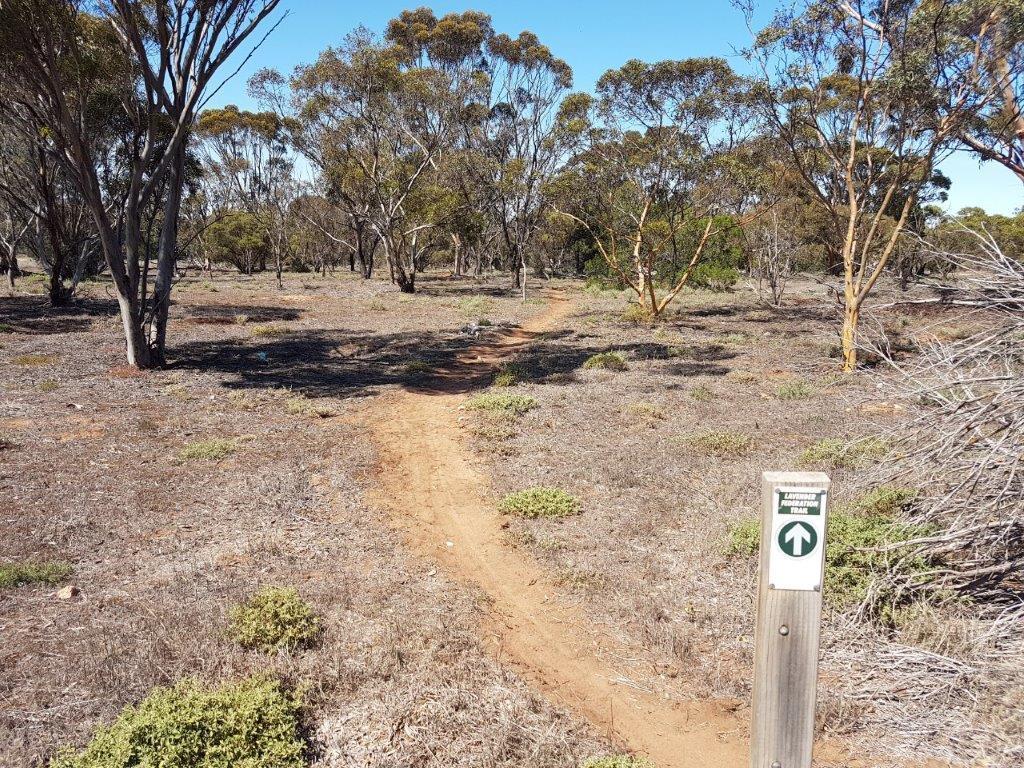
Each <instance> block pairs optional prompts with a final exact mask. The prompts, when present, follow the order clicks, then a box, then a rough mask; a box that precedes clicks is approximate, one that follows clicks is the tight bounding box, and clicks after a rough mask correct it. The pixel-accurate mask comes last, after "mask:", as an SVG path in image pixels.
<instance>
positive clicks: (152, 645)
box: [0, 275, 608, 768]
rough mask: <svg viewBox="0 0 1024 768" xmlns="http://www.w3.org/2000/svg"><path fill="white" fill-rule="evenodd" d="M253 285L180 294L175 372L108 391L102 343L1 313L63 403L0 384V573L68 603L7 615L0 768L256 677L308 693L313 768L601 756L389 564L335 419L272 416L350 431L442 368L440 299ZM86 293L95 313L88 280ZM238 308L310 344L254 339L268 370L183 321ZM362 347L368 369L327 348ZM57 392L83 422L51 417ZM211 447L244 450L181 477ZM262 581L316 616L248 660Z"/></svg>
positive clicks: (382, 532)
mask: <svg viewBox="0 0 1024 768" xmlns="http://www.w3.org/2000/svg"><path fill="white" fill-rule="evenodd" d="M265 278H266V279H264V278H263V277H260V278H255V279H238V280H237V281H236V279H235V278H233V277H231V278H226V277H222V276H217V277H215V285H214V286H212V287H215V288H216V290H208V289H207V288H204V287H203V286H202V285H201V284H200V285H198V290H186V291H182V292H179V293H177V294H176V296H177V298H176V300H175V306H174V307H173V308H172V322H171V331H170V336H171V343H172V345H173V349H172V355H173V357H174V359H175V360H176V365H175V370H174V371H173V372H165V371H155V372H150V373H147V374H146V375H145V376H142V377H130V378H115V377H112V376H110V374H109V371H110V369H111V368H113V367H115V366H119V365H122V364H123V357H122V355H123V351H122V347H123V344H122V343H121V342H120V340H119V339H118V337H117V328H116V327H112V326H111V325H109V324H107V323H94V322H93V321H92V319H91V318H90V317H89V316H88V315H82V316H77V315H74V314H68V315H65V316H64V317H63V318H62V319H63V320H64V322H65V323H66V326H67V327H69V328H72V329H74V330H75V333H76V335H75V337H74V338H75V343H74V344H68V337H67V336H66V335H64V334H63V333H49V334H33V333H32V331H34V330H37V328H36V325H35V324H36V323H42V322H44V321H45V320H46V318H43V320H37V319H35V316H34V315H31V314H28V315H27V316H26V317H21V316H17V317H13V318H12V321H11V325H12V326H13V327H14V328H15V330H14V331H12V332H11V333H9V334H5V335H4V343H5V344H6V345H8V348H9V349H11V350H13V352H14V353H19V354H20V353H23V352H26V351H29V350H30V351H31V352H33V353H37V354H44V355H58V354H60V355H61V357H60V362H61V365H60V367H59V368H55V369H54V371H53V373H50V372H49V371H47V376H48V377H49V378H51V379H53V380H55V381H57V382H58V383H59V384H60V386H61V389H60V390H59V391H58V392H57V393H53V394H49V395H46V394H41V393H40V392H39V390H38V389H37V387H36V384H37V383H38V382H37V381H36V382H32V381H26V380H25V379H26V372H25V370H24V369H21V368H17V367H15V366H0V384H2V386H3V387H4V391H5V397H4V401H3V402H2V403H0V430H3V431H4V432H5V433H6V434H9V435H15V434H16V435H17V442H18V443H19V444H20V447H18V449H17V454H12V456H13V455H16V457H17V465H18V482H17V483H16V484H14V485H13V486H12V488H11V489H10V491H9V492H5V497H4V504H3V505H0V506H4V508H5V510H8V514H5V515H4V516H3V520H2V522H3V524H4V526H5V535H4V536H2V537H0V562H5V563H8V562H9V563H15V562H22V563H23V562H27V561H31V560H37V561H40V562H48V561H58V560H63V561H66V562H68V563H69V564H70V565H71V566H72V567H74V571H75V575H74V580H75V584H76V585H78V586H79V587H80V588H81V590H82V597H81V598H80V599H76V600H69V601H61V600H56V599H54V597H53V595H52V589H43V588H32V587H25V588H21V589H19V590H18V591H17V598H16V599H4V600H3V601H2V603H3V607H2V613H3V618H2V619H0V622H2V624H3V632H2V634H3V639H4V642H3V644H2V646H0V678H2V679H3V681H4V683H3V698H4V707H3V710H4V711H3V715H2V716H0V765H3V766H5V768H6V767H7V766H10V768H30V766H40V765H45V764H46V762H47V760H48V759H49V757H50V756H52V755H53V754H54V753H55V751H56V750H57V748H58V747H60V746H64V745H70V746H75V747H82V746H84V745H85V744H86V743H87V742H88V740H89V738H90V737H91V735H92V734H93V732H94V729H95V728H96V727H97V726H100V725H103V724H109V723H111V722H113V721H114V720H115V718H116V717H117V716H118V714H119V713H120V712H121V711H122V709H123V708H124V707H125V706H127V705H131V704H137V703H138V702H140V701H142V700H143V699H144V698H145V697H146V696H147V695H148V694H149V693H150V692H151V691H152V689H153V688H154V687H155V686H168V685H172V684H174V683H176V682H177V681H179V680H182V679H184V678H189V677H191V678H196V679H198V680H199V681H200V682H201V683H202V684H203V685H210V686H216V685H218V684H220V683H226V682H233V681H238V680H242V679H245V678H247V677H249V676H251V675H253V674H270V675H272V676H275V677H279V678H282V679H285V680H287V681H288V682H289V683H294V684H295V685H296V687H298V688H300V689H303V690H305V692H306V693H305V697H304V712H303V720H304V727H305V728H306V730H307V731H308V734H309V737H310V739H311V741H312V744H313V748H314V750H315V751H316V754H317V762H316V765H317V766H318V768H321V767H322V768H333V767H335V766H337V767H338V768H341V767H342V766H348V765H351V764H353V761H356V762H359V763H360V764H371V765H383V764H395V765H421V766H424V768H449V767H450V766H455V767H457V768H470V767H471V766H479V765H491V766H495V767H496V768H513V766H522V765H530V766H535V767H536V768H564V766H567V765H576V764H577V763H578V762H580V761H581V760H582V759H583V758H584V756H586V755H593V754H601V753H603V752H604V751H606V750H607V749H608V746H607V745H606V744H604V743H603V742H602V741H601V739H600V738H599V736H598V735H596V734H594V733H592V732H590V731H589V730H587V729H586V728H585V727H583V726H582V725H581V724H580V723H579V722H578V721H577V720H575V719H573V718H572V717H570V716H568V715H566V714H565V713H564V712H562V711H560V710H558V709H556V708H553V707H552V706H551V705H550V704H548V703H547V702H545V701H544V700H542V699H541V698H540V697H538V696H537V695H536V694H535V693H533V692H532V691H531V690H530V689H529V688H528V687H527V686H526V685H525V684H524V683H523V682H522V681H520V680H519V679H518V678H517V677H516V676H515V675H514V674H512V673H511V672H509V671H508V670H506V669H503V668H502V667H500V666H499V665H497V664H496V663H494V662H493V661H492V660H491V659H490V658H489V657H488V656H487V654H486V653H485V652H484V650H483V648H482V647H481V645H480V641H479V639H478V634H477V622H478V619H479V617H480V608H479V605H478V603H477V601H476V598H475V596H474V595H473V594H472V593H470V591H469V590H467V589H465V588H463V587H462V586H460V585H457V584H455V583H453V582H451V581H449V580H447V579H446V578H444V577H443V576H441V575H439V574H438V573H437V572H436V570H435V569H433V568H432V567H431V566H429V565H428V564H427V563H425V562H424V561H421V560H418V559H416V558H412V557H409V556H407V555H406V553H405V552H404V549H403V543H402V539H401V537H399V536H398V535H396V534H395V533H394V532H393V531H392V529H391V528H390V526H389V522H388V519H387V518H386V517H385V516H384V515H383V514H382V513H380V511H379V510H376V509H374V508H373V507H371V506H370V505H369V504H368V503H367V502H366V500H365V498H364V490H363V484H364V483H371V482H373V472H372V468H373V467H374V466H375V459H374V456H373V454H372V452H371V450H370V447H369V445H368V443H367V440H366V436H365V434H363V433H362V432H361V431H360V430H359V429H358V428H357V427H356V426H354V425H353V424H352V423H350V422H348V421H347V420H345V419H326V420H325V419H314V418H296V417H295V416H291V415H289V414H287V413H286V412H285V408H284V405H283V404H284V402H285V400H287V399H288V398H289V397H292V396H293V395H290V394H289V393H288V391H287V390H288V388H291V387H294V388H295V389H296V390H298V389H300V388H301V389H302V391H304V392H307V393H308V395H309V399H311V400H316V399H324V400H327V401H328V402H330V403H332V404H333V405H335V407H337V409H338V411H339V413H341V412H344V411H345V409H346V408H347V403H352V404H358V402H359V399H360V398H361V397H364V396H373V395H375V394H377V393H379V392H386V391H387V390H388V387H389V386H392V385H391V384H389V383H387V382H388V381H389V372H390V371H392V370H393V369H394V367H395V366H394V365H393V360H394V359H399V360H401V359H403V358H404V359H409V358H410V357H413V356H414V355H415V354H417V351H418V350H419V349H421V348H422V347H424V346H425V345H430V344H432V343H434V342H433V341H432V339H434V338H435V337H440V338H441V339H442V341H441V342H440V345H439V348H440V349H442V350H443V349H444V348H445V347H444V345H445V344H447V343H448V342H447V341H446V340H445V337H444V334H445V332H446V331H445V329H452V328H457V327H458V326H459V324H460V322H462V319H461V314H460V313H459V311H458V310H457V309H456V308H455V307H454V306H453V305H454V303H455V299H453V297H452V296H451V295H450V294H447V293H446V291H447V290H448V285H447V283H446V282H444V281H439V282H438V283H437V284H436V286H437V287H435V285H434V284H432V282H431V280H430V279H429V277H427V278H425V279H424V281H423V284H424V290H425V293H424V295H423V296H422V297H418V298H417V300H416V301H413V302H410V303H408V304H401V305H399V304H398V303H397V301H395V299H394V297H395V296H397V293H396V294H388V296H387V300H388V302H389V304H391V305H392V306H393V307H394V310H395V311H388V312H381V313H373V314H372V315H368V313H366V311H365V303H366V302H369V301H370V300H371V297H372V296H373V295H374V293H375V292H382V291H390V290H392V289H391V288H390V287H389V286H388V285H387V283H386V282H381V281H376V280H375V281H369V282H365V281H362V280H361V279H357V278H350V277H349V276H348V275H340V276H339V277H338V278H337V279H334V278H328V279H327V280H324V281H322V283H320V285H319V287H318V288H316V289H315V290H314V291H310V292H309V294H308V295H309V296H310V297H311V300H310V301H308V302H306V303H299V302H297V301H291V300H290V299H288V298H287V297H289V296H293V295H294V294H295V292H296V289H297V285H298V283H297V280H298V278H296V277H294V276H289V275H286V276H285V280H286V288H285V291H284V292H283V293H282V292H280V291H278V289H277V288H276V286H275V284H274V280H273V276H272V275H268V276H265ZM504 284H505V281H502V282H501V283H500V285H501V286H504ZM192 285H195V284H192ZM495 285H496V287H497V286H498V285H499V284H497V283H496V284H495ZM82 290H83V293H84V296H83V298H85V299H90V300H95V301H108V298H107V294H106V291H105V286H104V285H103V284H102V283H96V284H89V285H87V286H84V287H83V289H82ZM435 290H436V291H437V292H436V294H433V293H432V292H433V291H435ZM90 291H91V292H93V293H92V294H90V293H89V292H90ZM5 301H6V300H5ZM33 301H35V300H33ZM17 306H21V305H17ZM17 306H15V305H13V303H12V306H11V309H12V310H15V309H17ZM25 306H26V311H28V310H30V309H32V307H29V306H28V305H25ZM32 306H35V305H32ZM239 307H243V308H244V311H245V312H246V313H247V314H248V315H249V316H250V317H251V318H253V320H252V322H261V323H276V322H290V321H292V320H294V319H297V318H298V317H299V316H301V317H302V319H303V321H304V322H303V327H309V328H313V329H316V331H317V333H318V334H319V336H318V338H319V339H322V340H323V342H322V345H321V342H320V341H317V342H316V343H315V344H312V345H311V346H294V345H296V344H300V345H301V344H303V343H306V340H305V339H304V337H303V336H302V334H301V333H293V334H288V335H287V336H277V337H273V336H272V337H263V340H262V342H261V345H260V346H259V349H261V350H266V351H268V353H269V354H270V356H271V359H274V360H278V361H283V362H280V363H279V364H278V367H275V366H271V365H268V364H267V363H266V362H265V361H262V360H260V359H259V358H257V357H255V356H254V355H253V354H252V349H253V347H252V345H251V343H250V342H248V341H246V339H245V335H244V334H241V335H240V333H239V330H240V329H239V328H238V327H237V326H236V325H235V324H234V323H230V324H182V323H180V322H178V321H179V320H180V319H181V318H182V317H183V316H188V315H198V314H212V313H213V312H215V311H217V312H220V313H222V314H225V315H234V314H237V312H238V309H237V308H239ZM399 307H400V308H401V311H398V310H399ZM4 308H5V310H7V309H8V308H9V307H8V305H5V307H4ZM536 310H537V308H536V307H535V306H533V305H529V306H525V307H524V306H523V305H522V304H521V303H520V302H519V301H518V299H517V298H516V297H515V296H514V295H511V292H510V295H509V296H508V297H507V298H505V297H497V298H494V299H493V307H492V311H493V315H492V317H493V318H494V319H495V321H500V322H505V323H515V322H521V321H522V319H523V318H524V317H526V316H528V315H529V314H531V313H533V312H535V311H536ZM368 317H369V319H368ZM279 318H280V319H279ZM370 323H372V326H369V324H370ZM250 326H251V324H250ZM22 328H25V329H26V330H25V331H23V330H21V329H22ZM368 328H369V330H368ZM358 333H362V334H364V335H366V337H367V339H368V344H369V349H370V352H369V353H368V354H369V355H371V356H372V357H371V358H370V359H366V360H363V359H361V358H358V357H357V356H355V355H353V354H352V353H350V352H342V353H338V352H336V350H348V349H350V347H349V346H348V345H350V344H351V339H352V337H353V335H355V334H358ZM72 391H73V392H74V395H73V396H72V395H71V394H65V393H70V392H72ZM54 397H57V398H59V399H58V400H56V401H53V400H51V399H49V398H54ZM72 397H73V402H74V403H76V404H78V405H79V406H80V409H78V408H68V407H65V404H64V403H65V400H67V401H71V400H72ZM54 402H56V403H59V404H60V405H59V407H55V405H54ZM227 435H231V436H238V437H236V438H234V439H235V440H236V441H237V443H238V445H242V444H243V443H244V446H245V451H244V461H243V460H242V457H243V454H242V452H241V451H239V452H238V453H236V454H235V455H234V456H229V457H228V460H225V461H210V460H194V461H186V462H183V463H180V464H179V463H178V462H177V455H178V452H179V451H180V450H181V449H182V447H183V446H186V445H189V444H192V443H197V442H204V441H205V440H206V439H207V438H208V437H210V436H227ZM243 436H244V438H245V439H244V440H243ZM220 439H223V438H220ZM27 446H33V447H35V446H39V447H40V448H39V450H26V449H25V447H27ZM236 457H237V458H236ZM126 478H131V481H130V483H126ZM261 584H292V585H295V586H296V587H297V588H298V589H299V591H300V593H301V595H302V596H303V598H304V599H306V600H307V601H308V602H309V604H310V605H312V606H315V609H316V612H317V614H318V617H319V618H320V622H321V627H322V632H321V634H320V636H319V639H318V641H317V643H316V644H315V645H314V646H313V647H312V648H309V649H306V650H303V651H301V652H297V653H292V654H283V655H277V654H271V655H265V654H262V653H254V652H252V651H246V650H244V649H242V648H240V647H238V646H237V645H236V644H235V643H234V642H232V641H231V640H230V639H229V638H228V637H227V635H226V628H227V626H228V624H229V620H230V615H229V614H230V610H231V606H232V605H235V604H239V603H242V602H243V601H245V600H246V599H247V598H248V597H249V596H251V595H252V594H253V592H254V591H256V590H257V589H258V588H259V587H260V585H261ZM438 670H444V674H443V675H441V674H438ZM396 723H404V724H405V725H404V726H403V727H401V728H398V729H396V728H395V725H394V724H396Z"/></svg>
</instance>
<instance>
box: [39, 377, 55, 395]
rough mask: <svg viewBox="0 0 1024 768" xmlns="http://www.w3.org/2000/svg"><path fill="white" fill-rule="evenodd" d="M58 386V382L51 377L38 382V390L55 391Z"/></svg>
mask: <svg viewBox="0 0 1024 768" xmlns="http://www.w3.org/2000/svg"><path fill="white" fill-rule="evenodd" d="M59 388H60V384H58V383H57V382H56V381H54V380H53V379H46V381H41V382H39V391H40V392H44V393H45V392H56V391H57V390H58V389H59Z"/></svg>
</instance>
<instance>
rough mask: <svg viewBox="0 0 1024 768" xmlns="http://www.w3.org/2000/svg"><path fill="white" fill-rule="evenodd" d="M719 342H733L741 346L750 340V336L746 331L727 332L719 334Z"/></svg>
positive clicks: (732, 343)
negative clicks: (722, 334)
mask: <svg viewBox="0 0 1024 768" xmlns="http://www.w3.org/2000/svg"><path fill="white" fill-rule="evenodd" d="M717 341H718V343H719V344H731V345H733V346H734V347H735V346H741V345H743V344H746V343H747V342H748V341H750V337H749V336H747V335H746V334H744V333H727V334H725V335H724V336H719V337H718V339H717Z"/></svg>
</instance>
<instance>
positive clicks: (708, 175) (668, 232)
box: [554, 58, 768, 317]
mask: <svg viewBox="0 0 1024 768" xmlns="http://www.w3.org/2000/svg"><path fill="white" fill-rule="evenodd" d="M745 101H746V96H745V87H744V82H743V80H742V79H741V78H740V77H738V76H737V75H736V74H735V73H734V72H733V71H732V70H731V69H730V67H729V65H728V64H727V63H726V62H725V61H724V60H722V59H717V58H702V59H686V60H682V61H661V62H657V63H655V64H647V63H644V62H642V61H639V60H635V59H634V60H631V61H629V62H627V63H626V64H625V65H624V66H622V67H621V68H619V69H613V70H609V71H608V72H605V73H604V75H602V76H601V79H600V80H599V81H598V83H597V89H596V99H592V98H591V97H589V96H587V95H585V94H576V95H574V96H572V97H569V98H568V99H566V101H565V103H564V104H563V106H562V111H561V121H562V123H563V125H564V130H565V131H566V132H571V133H574V134H575V135H576V136H577V138H578V150H577V152H576V154H575V155H574V157H573V158H572V159H571V161H570V162H569V163H568V165H567V167H566V168H565V170H564V171H563V172H562V174H560V177H559V179H558V180H557V182H556V183H555V184H554V190H556V194H557V201H556V203H555V205H556V207H557V209H558V210H559V211H560V212H561V213H562V214H563V215H565V216H567V217H569V218H571V219H572V220H574V221H576V222H577V223H578V224H580V225H581V226H582V227H584V228H585V229H586V230H587V231H588V232H589V233H590V235H591V237H592V239H593V243H594V246H595V248H596V249H597V251H598V252H599V253H600V255H601V257H602V259H603V260H604V262H605V263H606V265H607V267H608V268H609V270H610V271H611V272H613V273H614V274H615V275H616V276H617V278H618V279H619V280H621V281H622V282H623V283H624V284H625V285H627V286H629V288H630V289H631V290H632V291H633V292H634V293H635V294H636V297H637V300H638V301H639V302H640V303H641V304H642V305H643V306H644V308H645V309H646V311H647V312H648V313H649V314H650V315H652V316H654V317H657V316H658V315H660V314H661V313H662V312H664V311H665V309H666V308H667V307H668V306H669V305H670V304H671V303H672V301H673V300H674V299H675V297H676V296H677V295H678V294H679V292H680V291H681V290H682V288H683V286H685V285H686V284H687V282H688V281H689V280H690V278H691V276H692V275H693V273H694V270H695V268H696V267H697V265H698V264H699V262H700V261H701V259H702V257H704V255H705V254H706V251H707V249H708V246H709V244H710V243H712V242H714V241H715V240H716V239H718V238H719V237H720V236H721V235H723V234H725V233H726V232H727V231H729V230H731V229H733V228H735V227H737V226H740V225H741V224H742V221H743V218H744V217H749V216H751V215H753V212H756V211H758V210H759V209H760V207H763V206H759V205H758V203H760V202H762V201H761V200H759V196H758V195H754V196H751V195H750V193H749V190H747V189H745V188H744V187H743V185H740V184H737V183H735V176H736V174H737V172H738V171H740V170H741V169H743V168H744V165H745V159H744V155H743V154H742V153H740V152H739V150H740V149H741V148H742V147H743V145H744V141H745V139H747V138H749V136H750V135H751V134H752V133H753V128H754V123H753V121H752V120H751V119H750V115H749V113H748V112H746V111H745V110H744V109H743V105H744V104H745ZM767 186H768V185H762V186H761V188H760V191H761V193H762V194H761V197H763V194H764V191H765V189H767ZM733 214H738V215H739V216H738V217H737V216H736V215H733ZM688 235H689V236H688ZM680 248H681V249H683V250H684V251H685V253H684V255H683V259H682V264H681V265H677V264H674V263H673V262H674V261H675V259H673V258H672V257H673V253H674V251H676V249H680Z"/></svg>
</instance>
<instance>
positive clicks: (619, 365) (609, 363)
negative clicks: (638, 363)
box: [583, 352, 629, 371]
mask: <svg viewBox="0 0 1024 768" xmlns="http://www.w3.org/2000/svg"><path fill="white" fill-rule="evenodd" d="M583 367H584V368H591V369H600V370H605V371H625V370H627V369H628V368H629V366H628V365H627V364H626V358H624V357H623V356H622V355H620V354H619V353H618V352H598V353H597V354H596V355H591V356H590V357H588V358H587V359H586V361H585V362H584V363H583Z"/></svg>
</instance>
